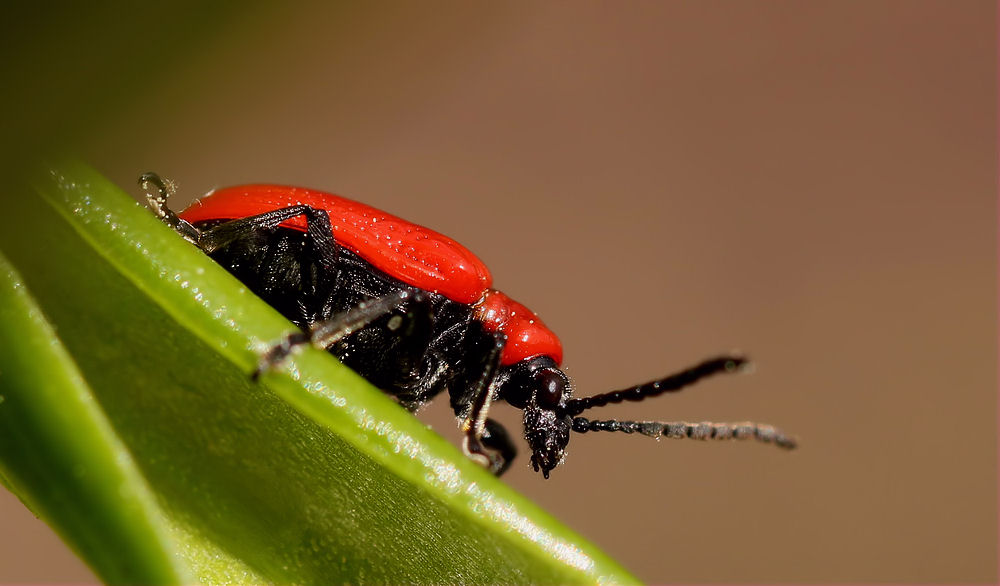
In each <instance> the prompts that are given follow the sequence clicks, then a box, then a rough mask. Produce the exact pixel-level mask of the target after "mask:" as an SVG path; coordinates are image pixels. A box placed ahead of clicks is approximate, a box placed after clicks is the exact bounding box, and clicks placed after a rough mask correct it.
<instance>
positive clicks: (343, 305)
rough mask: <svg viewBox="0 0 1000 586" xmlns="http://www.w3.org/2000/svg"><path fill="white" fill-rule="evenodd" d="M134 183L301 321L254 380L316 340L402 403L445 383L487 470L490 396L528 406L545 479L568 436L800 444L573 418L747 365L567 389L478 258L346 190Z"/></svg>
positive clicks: (722, 360) (526, 320)
mask: <svg viewBox="0 0 1000 586" xmlns="http://www.w3.org/2000/svg"><path fill="white" fill-rule="evenodd" d="M139 183H140V185H141V186H142V188H143V190H144V191H145V193H146V197H147V200H148V203H149V206H150V208H151V209H152V210H153V212H154V213H155V214H156V215H157V216H158V217H159V218H160V219H161V220H163V221H164V222H166V223H167V224H168V225H170V226H171V227H172V228H173V229H174V230H176V231H177V232H179V233H180V234H181V235H182V236H184V237H185V238H186V239H188V240H189V241H191V242H193V243H194V244H195V245H197V246H198V247H199V248H201V249H202V250H203V251H204V252H205V253H206V254H208V255H209V256H210V257H211V258H212V259H214V260H215V261H216V262H218V263H219V264H221V265H222V266H223V267H225V268H226V269H227V270H228V271H229V272H230V273H232V274H233V275H234V276H235V277H236V278H237V279H239V280H240V281H242V282H243V283H244V284H245V285H246V286H247V287H248V288H249V289H250V290H251V291H253V292H254V293H255V294H257V295H258V296H260V297H261V298H262V299H263V300H264V301H266V302H267V303H268V304H270V305H271V306H273V307H274V308H275V309H277V310H278V311H279V312H280V313H281V314H283V315H284V316H285V317H286V318H288V319H289V320H290V321H291V322H292V323H294V324H295V325H296V326H298V328H299V331H296V332H293V333H291V334H289V335H287V336H286V337H285V338H284V339H283V340H282V341H281V342H280V343H278V344H276V345H275V346H273V347H272V348H271V349H270V350H268V351H267V352H265V353H264V355H263V356H261V360H260V364H259V366H258V368H257V371H256V372H255V373H254V378H256V377H257V376H258V375H259V374H260V373H261V372H263V371H264V370H267V369H268V368H270V367H272V366H274V365H276V364H278V363H280V362H281V361H282V360H283V359H284V358H285V357H287V356H288V354H289V353H291V352H292V351H293V350H294V348H296V347H297V346H300V345H303V344H313V345H316V346H318V347H320V348H325V349H327V350H328V351H329V352H331V353H332V354H334V355H335V356H336V357H337V358H339V359H340V361H341V362H343V363H344V364H345V365H347V366H349V367H350V368H352V369H354V370H355V371H357V372H358V373H359V374H360V375H361V376H363V377H364V378H366V379H367V380H368V381H369V382H371V383H372V384H374V385H375V386H377V387H379V388H381V389H382V390H383V391H385V392H387V393H390V394H391V395H393V396H395V397H396V399H397V400H398V402H399V403H400V404H401V405H402V406H404V407H405V408H407V409H409V410H410V411H415V410H417V409H418V408H420V407H421V406H423V405H424V404H426V403H427V402H428V401H430V400H431V399H432V398H434V397H435V396H437V395H439V394H441V393H442V392H444V391H445V390H447V392H448V395H449V397H450V400H451V407H452V408H453V410H454V412H455V415H456V416H457V417H458V419H459V421H460V422H461V429H462V432H463V445H462V447H463V451H464V452H465V453H466V454H467V455H468V456H469V457H470V458H472V459H473V460H475V461H477V462H479V463H480V464H482V465H483V466H485V467H486V468H488V469H489V470H490V471H492V472H493V473H494V474H497V475H500V474H502V473H503V472H504V471H505V470H506V469H507V468H508V467H509V466H510V463H511V461H512V460H513V458H514V456H515V455H516V448H515V447H514V443H513V441H512V440H511V438H510V436H509V435H508V434H507V432H506V430H505V429H504V428H503V427H502V426H501V425H500V424H499V423H497V422H496V421H494V420H492V419H490V418H489V410H490V406H491V404H492V403H493V402H494V401H498V400H499V401H504V402H506V403H508V404H509V405H511V406H513V407H515V408H517V409H521V410H522V411H523V412H524V438H525V440H526V441H527V444H528V447H529V449H530V450H531V465H532V467H533V468H534V470H535V471H536V472H538V471H540V472H541V473H542V475H543V476H544V477H545V478H546V479H547V478H548V477H549V473H550V472H551V471H552V470H553V469H554V468H555V467H556V466H558V465H559V464H560V463H561V462H562V461H563V458H564V455H565V452H566V446H567V445H568V444H569V439H570V434H571V432H576V433H586V432H592V431H616V432H623V433H629V434H631V433H640V434H643V435H647V436H651V437H660V436H664V437H671V438H694V439H744V438H755V439H757V440H759V441H762V442H767V443H772V444H774V445H776V446H779V447H782V448H794V447H795V446H796V440H795V439H794V438H792V437H790V436H788V435H786V434H784V433H783V432H781V431H780V430H778V429H776V428H774V427H772V426H770V425H762V424H757V423H751V422H741V423H712V422H702V423H687V422H680V421H679V422H662V423H660V422H638V421H618V420H613V419H612V420H590V419H587V418H585V417H581V416H580V415H581V414H583V413H584V412H586V411H588V410H590V409H593V408H595V407H601V406H604V405H607V404H609V403H619V402H622V401H642V400H645V399H648V398H651V397H655V396H658V395H661V394H664V393H669V392H674V391H678V390H680V389H682V388H684V387H687V386H689V385H691V384H693V383H695V382H697V381H699V380H701V379H703V378H706V377H710V376H712V375H716V374H722V373H733V372H737V371H740V370H742V369H743V368H744V367H745V366H746V365H747V364H748V363H747V360H746V359H745V358H744V357H742V356H738V355H724V356H719V357H715V358H711V359H709V360H705V361H704V362H702V363H700V364H697V365H695V366H693V367H691V368H687V369H685V370H682V371H680V372H677V373H675V374H672V375H670V376H667V377H664V378H661V379H657V380H654V381H650V382H647V383H644V384H640V385H636V386H632V387H628V388H626V389H623V390H618V391H612V392H608V393H602V394H598V395H594V396H589V397H574V396H573V394H574V393H573V388H572V385H571V384H570V381H569V378H568V377H567V376H566V374H565V373H564V372H563V371H562V370H561V369H560V365H561V362H562V345H561V343H560V341H559V338H558V336H556V335H555V334H554V333H553V332H552V331H551V330H550V329H549V328H548V327H547V326H546V325H545V324H544V323H543V322H542V320H541V319H539V317H538V316H537V315H536V314H535V313H534V312H532V311H531V310H530V309H528V308H527V307H525V306H523V305H521V304H520V303H518V302H517V301H514V300H513V299H511V298H510V297H508V296H507V295H505V294H503V293H502V292H500V291H499V290H497V289H493V288H492V287H491V285H492V277H491V275H490V272H489V270H488V269H487V267H486V265H485V264H483V262H482V261H481V260H479V259H478V258H477V257H476V256H475V255H473V254H472V253H471V252H470V251H469V250H468V249H466V248H465V247H464V246H462V245H461V244H459V243H458V242H455V241H454V240H452V239H451V238H448V237H447V236H444V235H442V234H439V233H437V232H435V231H433V230H430V229H427V228H424V227H422V226H418V225H416V224H413V223H411V222H408V221H406V220H403V219H401V218H398V217H395V216H392V215H390V214H387V213H385V212H382V211H380V210H377V209H375V208H373V207H370V206H367V205H365V204H363V203H359V202H356V201H352V200H349V199H346V198H343V197H340V196H336V195H333V194H329V193H324V192H321V191H316V190H312V189H305V188H300V187H288V186H281V185H243V186H237V187H228V188H224V189H219V190H216V191H213V192H210V193H209V194H208V195H206V196H205V197H203V198H202V199H200V200H198V201H196V202H195V203H193V204H192V205H191V206H190V207H188V208H187V209H185V210H184V211H182V212H180V213H179V214H178V213H175V212H173V211H172V210H171V209H170V208H169V207H168V206H167V199H168V197H169V196H170V194H171V192H172V188H168V186H167V184H166V183H165V182H164V181H163V180H162V179H161V178H160V177H159V176H157V175H156V174H155V173H145V174H143V175H142V176H141V177H140V179H139Z"/></svg>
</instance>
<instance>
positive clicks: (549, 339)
mask: <svg viewBox="0 0 1000 586" xmlns="http://www.w3.org/2000/svg"><path fill="white" fill-rule="evenodd" d="M295 205H307V206H309V207H312V208H316V209H320V210H323V211H325V212H327V214H329V216H330V224H331V227H332V228H333V236H334V239H335V240H336V241H337V244H339V245H340V246H343V247H345V248H347V249H348V250H350V251H352V252H354V253H355V254H357V255H358V256H360V257H361V258H363V259H365V260H366V261H368V262H369V263H371V264H372V266H374V267H375V268H377V269H379V270H381V271H382V272H384V273H386V274H388V275H390V276H392V277H394V278H396V279H399V280H400V281H402V282H404V283H406V284H408V285H411V286H413V287H417V288H419V289H423V290H425V291H430V292H433V293H439V294H441V295H443V296H445V297H447V298H448V299H451V300H452V301H457V302H459V303H466V304H470V305H473V306H475V308H476V309H475V313H474V315H475V317H476V319H478V320H479V321H481V322H482V323H483V325H484V327H486V329H487V330H489V331H500V332H502V333H504V334H505V335H506V336H507V344H506V346H505V347H504V350H503V355H502V357H501V364H503V365H510V364H514V363H517V362H519V361H521V360H524V359H526V358H531V357H533V356H549V357H550V358H552V359H553V360H554V361H555V362H556V364H557V365H558V364H561V363H562V344H561V343H560V341H559V338H558V337H557V336H556V335H555V333H553V332H552V331H551V330H550V329H549V328H548V327H546V326H545V324H544V323H542V321H541V320H540V319H539V318H538V316H537V315H535V313H534V312H532V311H531V310H530V309H528V308H527V307H525V306H524V305H522V304H520V303H518V302H516V301H514V300H513V299H511V298H510V297H508V296H507V295H505V294H503V293H501V292H499V291H496V290H495V289H490V288H489V287H490V285H491V284H492V281H493V278H492V276H491V275H490V271H489V269H488V268H487V267H486V265H485V264H484V263H483V261H481V260H479V258H477V257H476V255H474V254H472V252H471V251H469V249H467V248H465V247H464V246H462V245H461V244H459V243H458V242H456V241H455V240H452V239H451V238H448V237H447V236H445V235H443V234H440V233H438V232H435V231H434V230H430V229H428V228H425V227H423V226H420V225H417V224H414V223H413V222H408V221H406V220H404V219H402V218H399V217H396V216H393V215H391V214H387V213H385V212H383V211H382V210H379V209H376V208H373V207H371V206H368V205H365V204H363V203H359V202H356V201H353V200H350V199H347V198H344V197H340V196H338V195H333V194H331V193H325V192H322V191H317V190H313V189H305V188H302V187H290V186H284V185H240V186H235V187H226V188H223V189H218V190H215V191H213V192H211V193H209V194H208V195H206V196H205V197H203V198H202V199H200V200H198V201H196V202H194V203H193V204H191V206H190V207H188V208H187V209H186V210H184V211H183V212H181V213H180V214H178V215H179V216H180V217H181V218H182V219H183V220H186V221H188V222H191V223H196V222H204V221H210V220H235V219H239V218H246V217H250V216H256V215H259V214H263V213H266V212H270V211H273V210H276V209H281V208H285V207H290V206H295ZM281 226H282V227H285V228H290V229H293V230H299V231H301V232H305V231H306V228H307V226H306V218H305V216H296V217H295V218H292V219H291V220H288V221H286V222H283V223H282V224H281Z"/></svg>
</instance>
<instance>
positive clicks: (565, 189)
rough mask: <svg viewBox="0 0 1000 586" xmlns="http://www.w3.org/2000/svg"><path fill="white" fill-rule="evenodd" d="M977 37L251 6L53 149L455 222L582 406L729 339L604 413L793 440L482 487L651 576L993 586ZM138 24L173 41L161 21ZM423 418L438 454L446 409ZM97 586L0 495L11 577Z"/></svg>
mask: <svg viewBox="0 0 1000 586" xmlns="http://www.w3.org/2000/svg"><path fill="white" fill-rule="evenodd" d="M996 22H997V18H996V8H995V4H994V3H993V2H989V1H964V2H919V1H905V2H904V1H893V2H885V1H864V2H843V1H839V0H838V1H833V2H809V3H803V2H794V1H783V2H775V1H768V2H717V1H713V2H701V1H692V2H622V3H600V2H573V3H554V2H550V3H527V2H510V3H484V2H475V3H464V2H456V3H440V2H438V3H431V4H423V3H385V4H379V5H377V6H376V5H374V4H371V5H370V4H364V5H361V4H358V5H348V6H339V7H336V6H335V7H325V6H320V5H317V6H313V7H311V8H308V9H307V8H298V9H294V10H293V9H287V10H278V9H275V8H254V9H247V11H246V12H245V13H243V14H240V15H239V17H238V19H236V20H233V19H228V20H227V19H221V21H220V23H219V24H218V29H217V30H215V31H213V33H212V36H211V40H209V41H207V42H203V43H201V44H200V45H197V48H196V49H195V50H193V53H194V54H193V55H188V56H187V57H186V58H183V59H178V60H176V61H173V62H170V64H169V65H164V66H163V67H162V68H160V67H158V66H157V64H152V65H150V67H149V68H147V69H146V70H145V71H146V77H139V78H136V79H133V80H132V81H133V84H134V85H136V86H139V89H138V90H136V91H134V92H133V94H131V95H132V98H131V99H128V100H126V99H121V100H118V101H115V102H113V103H112V104H111V106H108V107H107V108H106V111H101V113H100V116H101V118H100V120H99V125H98V127H99V128H100V130H95V129H94V128H90V129H89V130H88V131H87V132H82V131H81V132H80V133H79V136H76V137H75V143H74V144H75V146H74V150H75V151H77V152H79V153H81V155H82V158H83V159H84V160H86V161H89V162H91V163H93V164H94V165H95V166H97V167H98V169H100V170H101V171H103V172H104V173H106V174H107V175H109V176H110V177H111V178H112V179H114V180H116V181H117V182H119V183H120V184H121V185H123V186H125V187H126V188H127V189H129V190H130V191H131V192H133V193H137V192H138V190H137V189H135V188H134V183H135V178H136V177H137V175H138V174H139V173H140V172H142V171H146V170H156V171H157V172H159V173H161V174H163V175H165V176H168V177H170V178H172V179H174V180H176V181H177V183H178V184H179V186H180V189H181V194H180V195H179V197H178V199H179V200H181V201H178V202H176V205H179V204H180V203H182V201H183V202H187V201H189V200H191V199H193V198H195V197H196V196H198V195H199V194H201V193H203V192H205V191H207V190H209V189H211V188H213V187H216V186H221V185H227V184H235V183H241V182H253V181H261V182H279V183H290V184H299V185H305V186H311V187H316V188H321V189H325V190H329V191H335V192H338V193H341V194H344V195H347V196H349V197H353V198H355V199H360V200H362V201H365V202H367V203H370V204H372V205H375V206H377V207H381V208H384V209H386V210H388V211H391V212H392V213H395V214H397V215H400V216H402V217H405V218H408V219H411V220H414V221H416V222H418V223H421V224H424V225H427V226H430V227H433V228H434V229H436V230H438V231H441V232H443V233H445V234H448V235H449V236H452V237H453V238H456V239H457V240H459V241H460V242H462V243H464V244H465V245H467V246H468V247H469V248H471V249H472V250H474V251H476V252H477V253H478V254H479V255H480V256H481V257H482V258H483V259H484V260H485V261H486V262H487V263H488V264H489V265H490V267H491V268H492V270H493V273H494V277H495V282H496V284H497V286H498V287H500V288H502V289H504V290H505V291H506V292H507V293H509V294H511V295H512V296H513V297H515V298H517V299H518V300H520V301H522V302H524V303H525V304H527V305H529V306H530V307H532V308H533V309H535V310H536V311H537V312H538V313H539V314H541V315H542V316H543V318H544V319H545V321H546V322H547V323H548V324H549V325H550V326H551V327H552V328H553V329H554V330H555V331H557V332H559V333H560V334H561V336H562V340H563V343H564V346H565V350H566V360H565V366H566V369H567V371H568V373H569V374H570V375H571V376H572V377H573V378H574V380H575V382H576V385H577V392H578V393H581V394H591V393H595V392H600V391H604V390H609V389H611V388H617V387H621V386H624V385H628V384H630V383H636V382H641V381H644V380H647V379H650V378H655V377H657V376H661V375H663V374H666V373H667V372H670V371H673V370H676V369H678V368H681V367H684V366H688V365H689V364H691V363H693V362H696V361H698V360H700V359H701V358H704V357H707V356H709V355H713V354H716V353H719V352H724V351H729V350H732V349H736V348H738V349H741V350H744V351H745V352H747V353H748V354H749V355H750V356H751V357H752V358H754V359H755V361H756V363H757V369H756V371H755V372H754V374H752V375H749V376H741V377H726V378H722V379H716V380H712V381H711V382H707V383H704V384H702V385H699V386H698V387H697V388H693V389H691V390H690V391H686V392H684V393H682V394H680V395H676V396H672V397H666V398H662V399H659V400H655V401H651V402H648V403H643V404H635V405H622V406H617V407H614V408H607V409H605V410H604V411H603V413H601V415H600V416H601V417H603V416H607V417H619V418H638V419H687V420H694V421H700V420H705V419H714V420H723V421H724V420H742V419H753V420H758V421H764V422H770V423H774V424H776V425H779V426H781V427H783V428H784V429H786V430H787V431H790V432H793V433H795V434H797V435H798V436H799V437H800V438H801V440H802V447H801V449H800V450H798V451H796V452H794V453H784V452H781V451H778V450H775V449H772V448H768V447H764V446H759V445H752V444H736V445H729V444H712V443H709V444H701V443H697V442H674V441H666V440H664V441H660V442H655V441H651V440H648V439H646V438H642V437H631V436H624V435H621V436H618V435H614V434H601V435H595V434H588V435H586V436H576V437H574V438H573V440H572V443H571V444H570V453H569V456H568V458H567V461H566V464H565V465H564V466H563V467H560V468H559V469H557V470H556V471H555V472H554V474H553V477H552V479H551V480H549V481H547V482H546V481H543V480H542V478H541V476H540V475H537V474H534V473H533V472H531V470H530V468H529V466H528V463H527V458H526V457H523V454H522V458H520V459H519V460H518V462H517V463H516V464H515V466H514V468H513V470H512V471H511V472H510V473H509V474H508V475H507V476H506V477H505V480H506V481H508V482H509V483H510V484H511V485H512V486H514V487H515V488H517V489H518V490H519V491H521V492H523V493H525V494H527V495H528V496H530V498H532V499H534V500H535V501H536V502H538V503H539V504H540V505H542V506H543V507H544V508H546V509H548V510H549V511H551V512H552V513H553V514H554V515H555V516H556V517H558V518H560V519H562V520H563V521H564V522H565V523H566V524H567V525H569V526H570V527H572V528H573V529H575V530H577V531H578V532H580V533H581V534H583V535H584V536H586V537H588V538H590V539H591V540H593V541H594V542H595V543H596V544H598V545H599V546H601V547H602V548H603V549H604V550H605V551H607V552H608V553H609V554H611V555H612V556H613V557H615V558H617V559H618V560H619V561H621V562H622V563H623V564H624V565H625V566H626V567H627V568H629V569H631V570H632V571H633V572H635V573H636V574H637V575H638V576H639V577H640V578H642V579H644V580H646V581H650V582H758V583H766V582H777V581H791V582H874V581H894V582H939V583H958V582H981V583H982V582H995V581H996V579H997V435H996V423H997V378H996V372H997V342H996V334H997V330H996V323H997V313H996V310H997V272H996V250H997V248H996V242H997V240H996V224H997V208H996V199H997V198H996V195H997V186H996V175H997V150H996V137H997V118H996V105H997V93H996V33H995V30H996ZM147 25H148V27H149V31H150V32H149V34H150V35H152V34H160V35H163V34H167V35H168V37H167V38H169V39H170V40H171V42H173V43H176V47H177V50H178V51H179V52H183V50H184V43H185V34H186V32H187V30H186V29H185V27H184V26H183V23H180V24H179V23H176V22H175V23H172V24H171V25H170V26H171V27H172V29H171V30H169V31H167V32H166V33H164V31H163V30H162V29H161V27H162V26H163V23H161V22H159V21H157V20H156V19H155V18H153V19H150V20H149V21H148V23H147ZM141 41H142V32H141V31H140V33H139V36H138V37H137V42H141ZM38 58H39V59H44V58H46V57H45V56H44V55H42V56H40V57H38ZM108 58H109V59H114V58H115V57H114V56H108ZM123 58H124V57H123ZM48 82H49V83H51V84H53V86H55V87H58V86H59V83H58V80H55V81H53V80H48ZM60 91H65V92H69V93H71V92H73V91H74V89H73V88H72V87H66V88H62V89H61V90H60ZM80 128H85V125H84V126H81V127H80ZM496 411H498V412H502V413H501V414H500V418H501V419H502V420H503V421H505V422H507V423H508V424H509V425H510V426H511V427H512V428H514V429H516V430H518V431H519V430H520V422H519V418H518V417H517V413H516V412H514V411H513V410H512V409H509V408H505V407H502V406H501V407H499V408H497V409H496ZM594 416H595V417H597V416H598V415H597V413H596V412H595V413H594ZM421 417H423V418H424V419H426V420H427V421H429V422H432V423H433V425H434V426H435V427H436V428H437V429H439V430H441V431H442V433H445V434H446V435H448V436H449V437H452V438H455V439H456V441H457V437H458V434H457V432H456V431H455V426H454V421H453V418H452V416H451V414H450V413H449V412H448V409H447V401H439V402H436V403H435V404H433V405H432V406H431V407H430V408H428V409H427V410H426V411H425V412H424V413H422V414H421ZM521 445H522V447H523V444H521ZM92 580H93V577H92V575H91V574H90V573H89V572H88V570H86V568H85V567H83V566H82V564H81V563H80V562H79V561H76V560H75V558H74V557H73V556H72V554H70V553H69V552H68V551H67V550H66V548H65V547H64V546H62V545H61V544H60V543H59V541H58V539H57V538H56V537H55V536H54V535H53V534H52V533H51V531H49V530H48V529H47V528H46V527H45V526H44V525H43V524H42V523H41V522H39V521H37V520H35V519H34V518H33V517H32V516H31V515H30V514H29V513H28V512H27V511H25V510H24V509H23V507H22V506H21V505H20V504H19V503H18V502H17V501H16V499H15V498H14V497H12V496H11V495H10V494H8V493H6V492H3V493H2V494H0V581H2V582H11V581H40V582H86V581H92Z"/></svg>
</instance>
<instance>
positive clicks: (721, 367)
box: [565, 356, 747, 415]
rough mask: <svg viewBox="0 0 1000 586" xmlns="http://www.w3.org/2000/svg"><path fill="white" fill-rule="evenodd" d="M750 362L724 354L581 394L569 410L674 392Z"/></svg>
mask: <svg viewBox="0 0 1000 586" xmlns="http://www.w3.org/2000/svg"><path fill="white" fill-rule="evenodd" d="M745 364H747V359H746V358H743V357H742V356H720V357H718V358H712V359H710V360H706V361H705V362H702V363H701V364H699V365H697V366H693V367H691V368H688V369H687V370H682V371H680V372H678V373H677V374H672V375H670V376H668V377H665V378H661V379H657V380H654V381H650V382H648V383H645V384H641V385H638V386H635V387H630V388H628V389H623V390H620V391H611V392H610V393H602V394H600V395H594V396H593V397H580V398H578V399H570V400H568V401H566V408H565V413H566V414H567V415H579V414H581V413H583V412H584V411H586V410H587V409H593V408H594V407H603V406H605V405H607V404H608V403H621V402H622V401H642V400H643V399H648V398H650V397H655V396H657V395H662V394H663V393H672V392H676V391H679V390H681V389H682V388H684V387H686V386H688V385H692V384H694V383H696V382H698V381H699V380H701V379H703V378H705V377H709V376H712V375H713V374H719V373H730V372H737V371H739V370H740V368H741V367H743V366H744V365H745Z"/></svg>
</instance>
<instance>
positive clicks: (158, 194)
mask: <svg viewBox="0 0 1000 586" xmlns="http://www.w3.org/2000/svg"><path fill="white" fill-rule="evenodd" d="M139 186H140V187H142V189H143V191H145V192H146V202H147V203H149V207H150V208H152V210H153V213H155V214H156V217H158V218H160V220H162V221H163V222H164V223H166V224H167V225H168V226H170V227H171V228H173V229H174V230H176V231H177V232H178V233H179V234H180V235H181V236H183V237H184V238H187V239H188V240H190V241H191V242H193V243H195V244H198V240H199V238H200V237H201V232H199V231H198V229H197V228H195V227H194V226H192V225H191V223H190V222H187V221H185V220H182V219H180V218H179V217H177V214H175V213H174V211H173V210H172V209H170V208H169V207H167V198H169V197H170V196H171V195H173V193H174V191H175V187H174V184H173V182H171V181H166V182H165V181H163V179H161V178H160V176H159V175H157V174H156V173H152V172H147V173H143V174H142V175H141V176H139Z"/></svg>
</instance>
